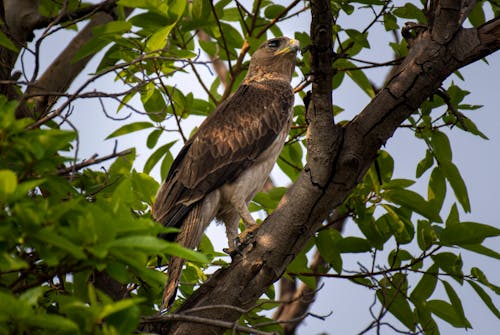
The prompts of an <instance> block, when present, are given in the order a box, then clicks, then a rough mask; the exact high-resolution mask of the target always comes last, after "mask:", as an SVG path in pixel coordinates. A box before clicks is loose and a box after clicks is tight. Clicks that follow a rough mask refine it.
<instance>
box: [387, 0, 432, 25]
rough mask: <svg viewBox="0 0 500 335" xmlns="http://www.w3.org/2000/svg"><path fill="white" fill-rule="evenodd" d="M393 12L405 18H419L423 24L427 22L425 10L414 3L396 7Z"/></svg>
mask: <svg viewBox="0 0 500 335" xmlns="http://www.w3.org/2000/svg"><path fill="white" fill-rule="evenodd" d="M392 13H393V14H394V15H396V16H397V17H401V18H403V19H417V20H418V22H419V23H422V24H425V23H426V22H427V19H426V17H425V14H424V12H423V11H422V10H421V9H420V8H418V7H417V6H415V5H414V4H412V3H406V4H405V5H404V6H403V7H398V8H396V9H394V10H393V11H392Z"/></svg>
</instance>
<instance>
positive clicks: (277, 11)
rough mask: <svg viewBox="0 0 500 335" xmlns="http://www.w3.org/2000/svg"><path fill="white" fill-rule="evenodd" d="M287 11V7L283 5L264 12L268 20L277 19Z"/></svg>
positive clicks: (271, 7) (269, 8)
mask: <svg viewBox="0 0 500 335" xmlns="http://www.w3.org/2000/svg"><path fill="white" fill-rule="evenodd" d="M284 11H285V7H283V6H281V5H270V6H267V7H266V9H265V10H264V16H265V17H266V18H268V19H274V18H277V17H278V15H280V14H281V13H283V12H284Z"/></svg>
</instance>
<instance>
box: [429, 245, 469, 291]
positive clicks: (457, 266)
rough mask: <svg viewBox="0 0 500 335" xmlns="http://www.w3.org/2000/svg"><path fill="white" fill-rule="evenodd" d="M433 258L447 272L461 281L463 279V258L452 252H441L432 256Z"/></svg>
mask: <svg viewBox="0 0 500 335" xmlns="http://www.w3.org/2000/svg"><path fill="white" fill-rule="evenodd" d="M431 258H432V260H433V261H434V262H435V263H436V264H437V265H438V266H439V267H440V268H441V269H442V270H443V271H444V272H446V273H448V274H450V275H452V276H453V278H454V279H456V280H457V281H458V282H459V283H462V281H463V272H462V266H463V262H462V258H461V257H460V256H457V255H455V254H453V253H451V252H441V253H439V254H436V255H432V256H431Z"/></svg>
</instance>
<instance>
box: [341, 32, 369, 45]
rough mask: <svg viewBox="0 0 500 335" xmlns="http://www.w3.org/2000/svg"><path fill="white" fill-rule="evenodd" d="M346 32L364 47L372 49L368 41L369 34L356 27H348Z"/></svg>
mask: <svg viewBox="0 0 500 335" xmlns="http://www.w3.org/2000/svg"><path fill="white" fill-rule="evenodd" d="M345 32H346V33H347V35H348V36H349V37H350V38H352V40H353V41H354V42H356V43H358V44H359V45H361V46H362V47H364V48H368V49H370V43H369V42H368V38H367V34H366V33H364V34H363V33H361V32H360V31H357V30H355V29H346V30H345Z"/></svg>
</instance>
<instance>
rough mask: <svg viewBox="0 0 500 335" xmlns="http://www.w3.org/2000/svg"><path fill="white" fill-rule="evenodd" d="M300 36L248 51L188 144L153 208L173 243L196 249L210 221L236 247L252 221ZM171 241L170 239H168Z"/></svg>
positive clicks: (286, 116) (274, 150) (289, 98)
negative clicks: (172, 232) (244, 66)
mask: <svg viewBox="0 0 500 335" xmlns="http://www.w3.org/2000/svg"><path fill="white" fill-rule="evenodd" d="M298 49H299V43H298V41H296V40H294V39H290V38H287V37H279V38H273V39H270V40H268V41H266V42H264V43H263V44H262V45H261V46H260V47H259V48H258V49H257V50H256V51H255V52H254V53H253V55H252V58H251V60H250V65H249V68H248V72H247V75H246V77H245V79H244V80H243V82H242V83H241V85H240V86H239V87H238V89H237V90H236V91H235V92H234V93H233V94H232V95H231V96H230V97H229V98H227V99H226V100H225V101H224V102H222V103H221V104H220V105H219V106H218V107H217V108H216V109H215V110H214V111H213V112H212V113H211V114H210V115H209V116H208V117H207V118H206V119H205V121H204V122H203V123H202V124H201V125H200V127H199V129H198V131H197V132H196V133H195V135H194V136H193V137H192V138H191V139H190V140H189V141H187V142H186V143H185V145H184V147H183V148H182V150H181V151H180V152H179V155H178V156H177V158H176V159H175V160H174V162H173V163H172V166H171V168H170V171H169V173H168V176H167V178H166V180H165V182H164V183H163V185H162V186H161V188H160V191H159V192H158V195H157V197H156V201H155V204H154V205H153V217H154V218H155V220H156V221H158V222H159V223H161V224H163V225H164V226H167V227H177V228H179V229H180V231H179V233H178V234H177V236H176V237H175V240H176V242H178V243H180V244H181V245H183V246H184V247H186V248H191V249H194V248H196V247H197V246H198V244H199V243H200V241H201V238H202V235H203V232H204V231H205V228H206V227H207V226H208V224H209V223H210V222H211V221H212V220H213V219H214V218H215V219H217V220H218V221H222V222H223V223H224V224H225V226H226V233H227V238H228V244H229V247H230V249H234V247H235V241H236V238H237V235H238V223H239V220H240V218H241V219H242V220H243V223H244V225H245V227H246V228H247V229H248V228H251V227H254V226H255V225H256V223H255V220H254V219H253V218H252V216H251V214H250V212H249V211H248V207H247V206H248V203H249V202H250V200H252V198H253V197H254V196H255V194H256V193H257V192H258V191H259V190H260V189H261V188H262V186H263V185H264V183H265V181H266V179H267V177H268V176H269V173H270V172H271V169H272V168H273V166H274V164H275V162H276V159H277V158H278V155H279V154H280V152H281V150H282V148H283V145H284V143H285V140H286V138H287V135H288V131H289V129H290V123H291V119H292V115H293V101H294V97H293V90H292V87H291V85H290V81H291V79H292V74H293V72H294V68H295V59H296V53H297V50H298ZM166 238H168V236H167V237H166ZM183 265H184V260H183V259H182V258H178V257H172V258H171V260H170V262H169V265H168V280H167V282H166V284H165V290H164V293H163V302H162V307H163V308H165V307H168V306H170V305H171V303H172V302H173V300H174V298H175V293H176V291H177V286H178V283H179V279H180V274H181V270H182V267H183Z"/></svg>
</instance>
